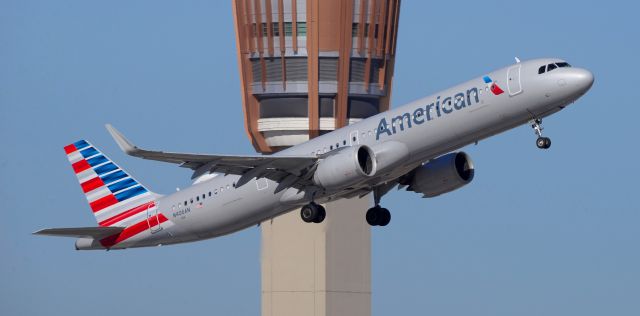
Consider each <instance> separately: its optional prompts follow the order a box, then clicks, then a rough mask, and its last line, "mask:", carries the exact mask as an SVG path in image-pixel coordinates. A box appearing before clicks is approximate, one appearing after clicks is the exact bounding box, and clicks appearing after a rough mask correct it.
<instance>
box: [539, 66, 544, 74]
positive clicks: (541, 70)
mask: <svg viewBox="0 0 640 316" xmlns="http://www.w3.org/2000/svg"><path fill="white" fill-rule="evenodd" d="M545 68H546V67H545V66H542V67H540V68H538V74H543V73H544V72H545Z"/></svg>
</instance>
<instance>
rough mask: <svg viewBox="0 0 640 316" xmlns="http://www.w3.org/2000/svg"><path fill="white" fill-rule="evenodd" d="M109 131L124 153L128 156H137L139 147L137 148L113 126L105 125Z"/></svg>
mask: <svg viewBox="0 0 640 316" xmlns="http://www.w3.org/2000/svg"><path fill="white" fill-rule="evenodd" d="M105 127H106V128H107V131H109V134H111V137H113V140H115V141H116V144H118V146H119V147H120V149H122V151H124V152H125V153H126V154H127V155H135V154H136V153H137V152H138V150H139V149H138V147H137V146H135V145H134V144H133V143H132V142H131V141H129V140H128V139H127V138H126V137H125V136H124V135H123V134H122V133H120V131H118V130H117V129H116V128H115V127H113V126H112V125H111V124H105Z"/></svg>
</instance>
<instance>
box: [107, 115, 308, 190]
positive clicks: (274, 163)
mask: <svg viewBox="0 0 640 316" xmlns="http://www.w3.org/2000/svg"><path fill="white" fill-rule="evenodd" d="M106 127H107V130H108V131H109V133H110V134H111V136H112V137H113V139H114V140H115V141H116V143H117V144H118V146H120V149H122V151H124V152H125V153H126V154H128V155H131V156H134V157H139V158H142V159H149V160H156V161H163V162H169V163H175V164H179V165H180V167H184V168H189V169H192V170H194V172H193V175H192V176H191V178H192V179H195V178H197V177H199V176H201V175H204V174H206V173H209V172H221V173H225V174H237V175H241V177H240V179H239V180H238V182H237V183H236V185H237V186H241V185H244V184H245V183H247V182H249V180H251V179H253V178H260V177H265V178H269V179H272V180H274V181H277V182H280V183H281V184H283V183H285V182H286V183H287V185H286V186H284V187H289V186H296V187H301V186H305V185H308V184H309V183H310V180H311V177H312V176H313V171H315V166H316V163H317V161H318V159H319V158H318V157H316V156H261V155H253V156H231V155H210V154H191V153H173V152H164V151H154V150H146V149H141V148H138V147H137V146H135V145H134V144H133V143H131V142H130V141H129V140H128V139H127V138H126V137H124V135H122V133H120V132H119V131H118V130H116V129H115V128H114V127H113V126H111V125H109V124H107V125H106ZM284 187H283V188H280V186H279V189H280V190H282V189H284Z"/></svg>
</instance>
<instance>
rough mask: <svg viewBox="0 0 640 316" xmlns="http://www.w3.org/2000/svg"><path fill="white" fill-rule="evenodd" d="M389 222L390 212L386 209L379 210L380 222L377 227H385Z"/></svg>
mask: <svg viewBox="0 0 640 316" xmlns="http://www.w3.org/2000/svg"><path fill="white" fill-rule="evenodd" d="M390 221H391V212H389V210H388V209H386V208H381V209H380V221H379V222H378V225H379V226H387V225H388V224H389V222H390Z"/></svg>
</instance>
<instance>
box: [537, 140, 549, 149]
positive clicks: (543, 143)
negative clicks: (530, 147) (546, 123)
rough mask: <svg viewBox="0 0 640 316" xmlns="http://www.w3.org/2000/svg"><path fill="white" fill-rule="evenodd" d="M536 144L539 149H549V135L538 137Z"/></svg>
mask: <svg viewBox="0 0 640 316" xmlns="http://www.w3.org/2000/svg"><path fill="white" fill-rule="evenodd" d="M536 146H538V148H540V149H549V147H551V139H550V138H549V137H538V139H537V140H536Z"/></svg>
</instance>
